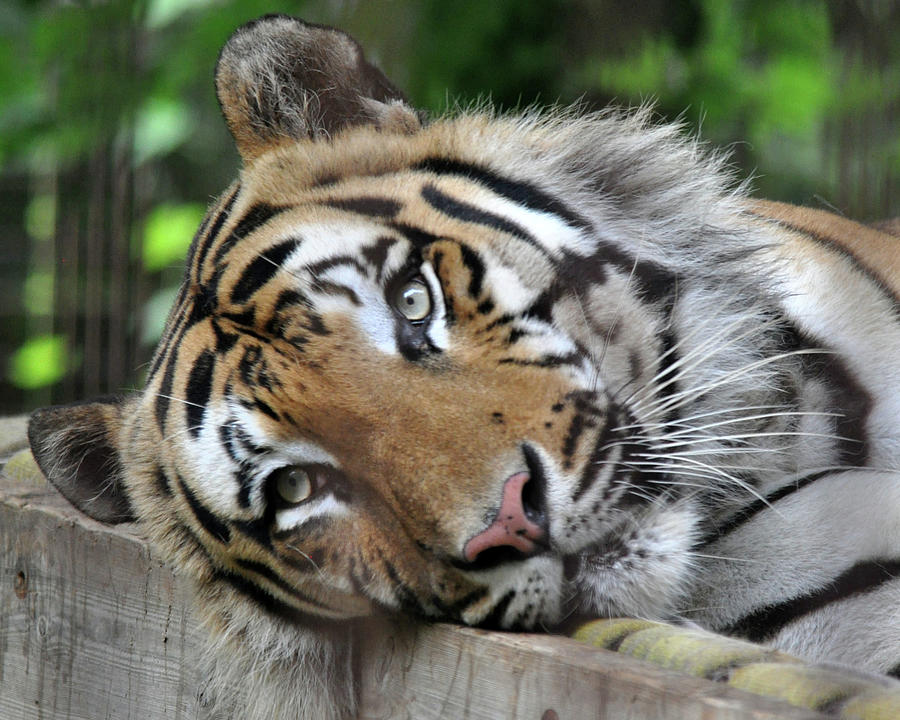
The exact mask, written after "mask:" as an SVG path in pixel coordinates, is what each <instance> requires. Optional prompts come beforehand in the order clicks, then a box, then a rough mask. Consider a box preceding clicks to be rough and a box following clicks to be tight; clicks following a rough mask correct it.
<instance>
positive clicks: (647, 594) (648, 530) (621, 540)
mask: <svg viewBox="0 0 900 720" xmlns="http://www.w3.org/2000/svg"><path fill="white" fill-rule="evenodd" d="M696 523H697V520H696V514H695V513H694V512H693V511H692V510H691V508H690V507H689V506H687V505H679V506H673V507H668V508H665V507H663V508H659V509H654V510H653V511H651V513H650V514H649V515H648V516H646V517H644V518H642V519H641V521H640V522H637V521H635V520H631V521H630V522H629V523H628V525H631V527H630V528H623V529H622V530H620V531H619V532H617V533H611V534H609V535H608V536H607V537H606V538H605V539H604V540H602V541H600V542H599V543H596V544H594V545H592V546H591V547H589V548H586V549H585V550H582V551H581V552H579V553H577V554H575V555H571V556H568V557H567V558H566V563H565V567H566V578H567V579H568V580H569V582H570V583H571V587H572V588H573V590H572V596H573V600H572V605H573V606H574V612H576V613H578V614H579V615H589V616H593V617H596V616H602V617H617V616H631V617H639V618H644V619H648V620H673V619H674V618H676V617H677V616H678V615H679V614H680V611H681V610H682V609H683V607H684V602H685V600H686V597H687V595H688V588H689V586H690V583H691V582H692V581H693V580H694V579H695V576H696V573H697V567H696V563H695V554H694V552H693V548H694V546H695V543H696V535H697V533H696Z"/></svg>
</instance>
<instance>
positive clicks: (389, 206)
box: [322, 196, 403, 220]
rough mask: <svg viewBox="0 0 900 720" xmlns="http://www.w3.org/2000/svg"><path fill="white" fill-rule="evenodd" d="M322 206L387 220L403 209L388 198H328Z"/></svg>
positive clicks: (399, 204) (400, 204)
mask: <svg viewBox="0 0 900 720" xmlns="http://www.w3.org/2000/svg"><path fill="white" fill-rule="evenodd" d="M322 205H325V206H326V207H332V208H335V209H336V210H344V211H346V212H352V213H356V214H357V215H366V216H368V217H377V218H387V219H389V220H392V219H393V218H395V217H396V216H397V215H399V214H400V211H401V210H402V209H403V204H402V203H400V202H398V201H396V200H392V199H390V198H380V197H374V196H358V197H349V198H329V199H326V200H323V201H322Z"/></svg>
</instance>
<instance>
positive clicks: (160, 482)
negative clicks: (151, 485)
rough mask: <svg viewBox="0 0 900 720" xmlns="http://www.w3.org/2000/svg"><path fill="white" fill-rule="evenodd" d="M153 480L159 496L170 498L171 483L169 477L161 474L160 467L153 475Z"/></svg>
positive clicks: (163, 473)
mask: <svg viewBox="0 0 900 720" xmlns="http://www.w3.org/2000/svg"><path fill="white" fill-rule="evenodd" d="M153 479H154V481H155V484H156V489H157V490H159V492H160V494H162V495H164V496H167V497H171V496H172V483H171V482H169V477H168V476H167V475H166V474H165V472H163V469H162V468H161V467H159V466H157V468H156V472H155V473H153Z"/></svg>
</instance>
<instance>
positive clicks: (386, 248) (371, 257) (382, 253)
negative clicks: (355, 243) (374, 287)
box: [362, 236, 397, 282]
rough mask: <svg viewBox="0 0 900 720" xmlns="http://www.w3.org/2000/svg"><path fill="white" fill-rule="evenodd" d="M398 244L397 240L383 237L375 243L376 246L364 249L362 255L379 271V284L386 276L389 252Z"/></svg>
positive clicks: (376, 277) (377, 275)
mask: <svg viewBox="0 0 900 720" xmlns="http://www.w3.org/2000/svg"><path fill="white" fill-rule="evenodd" d="M396 244H397V240H396V239H394V238H392V237H385V236H382V237H380V238H378V239H377V240H376V241H375V244H374V245H367V246H366V247H364V248H362V255H363V257H364V258H365V259H366V262H367V263H369V265H371V266H373V267H374V268H376V270H377V272H376V276H375V279H376V280H377V281H378V282H381V279H382V277H383V276H384V264H385V263H386V262H387V257H388V252H390V249H391V248H392V247H393V246H394V245H396Z"/></svg>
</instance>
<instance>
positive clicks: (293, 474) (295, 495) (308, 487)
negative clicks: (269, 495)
mask: <svg viewBox="0 0 900 720" xmlns="http://www.w3.org/2000/svg"><path fill="white" fill-rule="evenodd" d="M275 472H276V473H277V476H276V478H275V490H276V491H277V492H278V494H279V495H280V496H281V499H282V500H284V501H285V502H286V503H290V504H291V505H296V504H297V503H301V502H303V501H304V500H308V499H309V497H310V496H311V495H312V494H313V490H314V489H315V488H314V486H313V481H312V478H311V477H310V476H309V473H308V472H307V471H306V470H303V469H302V468H299V467H285V468H281V469H280V470H276V471H275Z"/></svg>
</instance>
